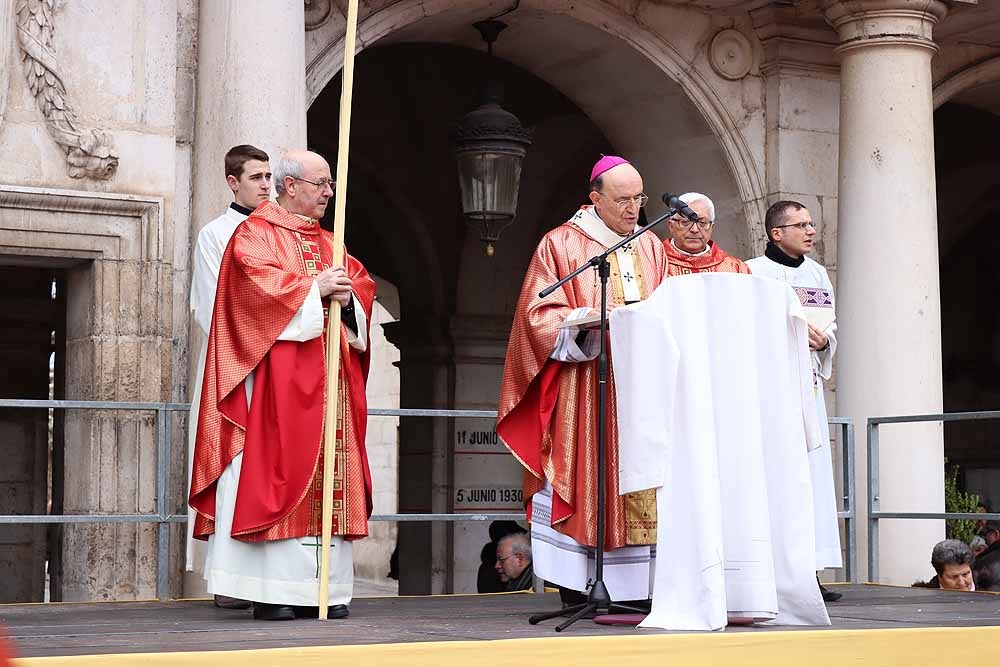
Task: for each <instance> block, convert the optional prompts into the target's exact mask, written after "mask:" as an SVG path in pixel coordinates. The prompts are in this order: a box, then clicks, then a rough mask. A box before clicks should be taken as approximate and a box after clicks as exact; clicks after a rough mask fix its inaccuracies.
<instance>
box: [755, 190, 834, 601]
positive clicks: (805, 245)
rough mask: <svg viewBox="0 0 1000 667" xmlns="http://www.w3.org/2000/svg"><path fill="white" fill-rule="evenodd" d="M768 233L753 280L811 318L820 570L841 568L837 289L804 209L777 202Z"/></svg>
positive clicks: (828, 594)
mask: <svg viewBox="0 0 1000 667" xmlns="http://www.w3.org/2000/svg"><path fill="white" fill-rule="evenodd" d="M764 228H765V230H766V232H767V236H768V239H767V247H766V249H765V250H764V254H763V255H762V256H760V257H755V258H753V259H751V260H748V261H747V265H749V267H750V270H751V271H753V273H754V275H759V276H765V277H768V278H774V279H777V280H780V281H782V282H785V283H787V284H788V285H790V286H791V287H792V289H794V290H795V293H796V295H798V297H799V301H800V302H801V303H802V306H803V308H804V309H805V311H806V313H807V315H808V317H809V351H810V356H811V357H812V371H813V394H814V397H815V400H816V412H817V415H818V421H819V427H820V429H821V430H822V432H823V435H824V436H825V437H824V438H823V439H822V445H821V446H820V447H819V448H818V449H814V450H812V451H810V452H809V467H810V472H811V474H812V485H813V508H814V513H815V523H816V569H817V570H822V569H824V568H828V567H834V568H836V567H841V566H842V557H841V552H840V530H839V527H838V525H837V502H836V491H835V488H834V482H833V460H832V455H831V450H830V437H829V431H828V429H829V426H828V419H827V411H826V400H825V398H824V394H823V381H824V380H829V379H830V376H831V375H832V373H833V355H834V354H835V353H836V351H837V336H836V332H837V323H836V314H835V310H834V297H833V284H832V283H831V282H830V276H829V275H828V274H827V272H826V269H825V268H824V267H823V265H821V264H819V263H818V262H816V261H814V260H812V259H810V258H809V257H807V255H808V254H809V253H811V252H812V251H813V249H814V247H815V242H816V233H817V232H818V226H817V224H816V223H815V222H814V221H813V219H812V215H811V214H810V213H809V209H807V208H806V207H805V206H804V205H803V204H801V203H799V202H796V201H789V200H784V201H779V202H776V203H775V204H773V205H772V206H771V207H770V208H769V209H768V210H767V214H766V215H765V217H764ZM820 590H821V591H822V592H823V599H824V600H826V601H827V602H833V601H836V600H838V599H840V597H841V594H840V593H836V592H834V591H830V590H827V589H826V588H825V587H823V586H820Z"/></svg>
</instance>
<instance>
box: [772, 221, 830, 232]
mask: <svg viewBox="0 0 1000 667" xmlns="http://www.w3.org/2000/svg"><path fill="white" fill-rule="evenodd" d="M785 227H798V228H799V229H801V230H802V231H806V229H808V228H809V227H812V228H813V230H817V229H819V225H818V224H816V223H815V222H793V223H792V224H790V225H775V226H774V228H775V229H784V228H785Z"/></svg>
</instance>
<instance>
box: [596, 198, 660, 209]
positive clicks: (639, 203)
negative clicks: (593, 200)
mask: <svg viewBox="0 0 1000 667" xmlns="http://www.w3.org/2000/svg"><path fill="white" fill-rule="evenodd" d="M601 196H602V197H603V196H604V195H603V194H602V195H601ZM612 201H614V203H615V205H616V206H618V210H619V211H624V210H625V209H627V208H628V207H629V205H630V204H635V206H636V208H642V207H643V206H645V205H646V202H648V201H649V197H647V196H646V195H644V194H643V195H636V196H634V197H622V198H621V199H614V200H612Z"/></svg>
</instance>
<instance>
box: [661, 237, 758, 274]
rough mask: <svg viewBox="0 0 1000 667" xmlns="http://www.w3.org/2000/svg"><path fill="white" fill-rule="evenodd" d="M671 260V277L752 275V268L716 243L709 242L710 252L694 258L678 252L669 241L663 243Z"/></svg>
mask: <svg viewBox="0 0 1000 667" xmlns="http://www.w3.org/2000/svg"><path fill="white" fill-rule="evenodd" d="M663 247H664V248H665V249H666V251H667V258H668V259H669V260H670V276H683V275H685V274H688V273H705V272H711V271H719V272H722V273H750V267H749V266H747V264H746V262H744V261H743V260H742V259H739V258H738V257H733V256H732V255H730V254H728V253H727V252H726V251H725V250H723V249H722V248H720V247H719V244H718V243H716V242H714V241H709V242H708V247H709V248H710V249H711V251H710V252H707V253H705V254H704V255H698V256H696V257H692V256H691V255H685V254H683V253H681V252H678V251H677V248H675V247H674V244H673V243H671V242H670V239H667V240H666V241H664V242H663Z"/></svg>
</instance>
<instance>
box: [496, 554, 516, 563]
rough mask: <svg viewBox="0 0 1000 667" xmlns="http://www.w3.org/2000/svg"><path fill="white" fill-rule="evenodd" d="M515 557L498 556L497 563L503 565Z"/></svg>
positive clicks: (512, 555)
mask: <svg viewBox="0 0 1000 667" xmlns="http://www.w3.org/2000/svg"><path fill="white" fill-rule="evenodd" d="M513 557H514V554H511V555H509V556H497V562H498V563H502V562H504V561H505V560H507V559H508V558H513Z"/></svg>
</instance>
